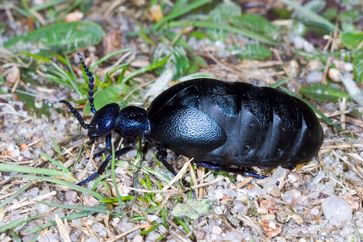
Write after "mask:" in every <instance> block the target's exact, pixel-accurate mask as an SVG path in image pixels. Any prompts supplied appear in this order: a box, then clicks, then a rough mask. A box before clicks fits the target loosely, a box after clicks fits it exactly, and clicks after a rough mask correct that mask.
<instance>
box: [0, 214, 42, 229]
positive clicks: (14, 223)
mask: <svg viewBox="0 0 363 242" xmlns="http://www.w3.org/2000/svg"><path fill="white" fill-rule="evenodd" d="M40 217H41V216H40V215H35V216H30V217H28V218H25V219H18V220H14V221H11V222H9V223H7V224H4V225H2V226H0V233H3V232H5V231H7V230H9V229H14V228H16V227H18V226H21V225H23V224H26V223H28V222H29V221H32V220H34V219H37V218H40Z"/></svg>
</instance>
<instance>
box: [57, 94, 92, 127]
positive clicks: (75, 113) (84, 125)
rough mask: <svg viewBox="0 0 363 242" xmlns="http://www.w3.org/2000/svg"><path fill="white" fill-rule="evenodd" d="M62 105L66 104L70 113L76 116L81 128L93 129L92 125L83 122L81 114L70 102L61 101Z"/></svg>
mask: <svg viewBox="0 0 363 242" xmlns="http://www.w3.org/2000/svg"><path fill="white" fill-rule="evenodd" d="M59 102H60V103H64V104H65V105H67V107H68V109H69V111H70V112H71V113H72V114H73V115H74V117H75V118H76V119H77V120H78V122H79V123H80V124H81V126H82V127H83V128H84V129H89V128H90V127H91V125H90V124H86V123H85V122H84V121H83V118H82V116H81V114H80V113H79V112H78V111H77V110H76V109H75V108H74V107H73V106H72V104H70V103H69V102H67V101H66V100H60V101H59Z"/></svg>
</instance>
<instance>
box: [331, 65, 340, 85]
mask: <svg viewBox="0 0 363 242" xmlns="http://www.w3.org/2000/svg"><path fill="white" fill-rule="evenodd" d="M328 76H329V78H330V79H331V80H332V81H335V82H340V79H341V77H342V75H341V74H340V71H338V69H335V68H330V69H329V71H328Z"/></svg>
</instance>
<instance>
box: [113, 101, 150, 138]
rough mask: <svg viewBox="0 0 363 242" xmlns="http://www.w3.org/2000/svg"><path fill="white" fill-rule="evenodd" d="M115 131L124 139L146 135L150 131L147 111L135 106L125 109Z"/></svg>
mask: <svg viewBox="0 0 363 242" xmlns="http://www.w3.org/2000/svg"><path fill="white" fill-rule="evenodd" d="M115 129H116V131H117V132H118V133H120V134H121V136H123V137H131V136H138V135H142V134H145V133H146V132H148V131H149V129H150V122H149V119H148V117H147V111H146V110H145V109H143V108H139V107H135V106H128V107H125V108H124V109H122V110H121V111H120V114H119V116H118V118H117V120H116V127H115Z"/></svg>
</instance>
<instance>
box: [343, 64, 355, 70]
mask: <svg viewBox="0 0 363 242" xmlns="http://www.w3.org/2000/svg"><path fill="white" fill-rule="evenodd" d="M343 70H344V71H346V72H352V71H353V64H352V63H344V66H343Z"/></svg>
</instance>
